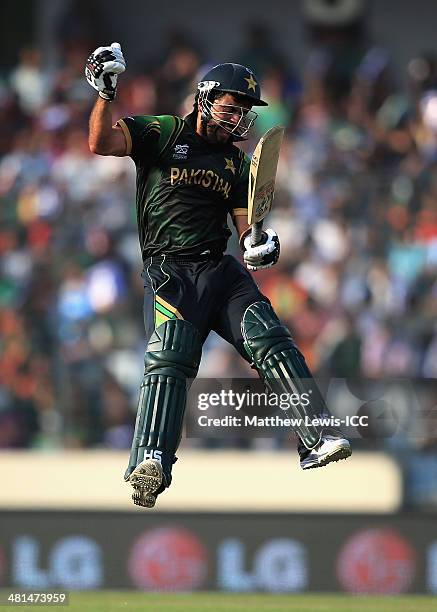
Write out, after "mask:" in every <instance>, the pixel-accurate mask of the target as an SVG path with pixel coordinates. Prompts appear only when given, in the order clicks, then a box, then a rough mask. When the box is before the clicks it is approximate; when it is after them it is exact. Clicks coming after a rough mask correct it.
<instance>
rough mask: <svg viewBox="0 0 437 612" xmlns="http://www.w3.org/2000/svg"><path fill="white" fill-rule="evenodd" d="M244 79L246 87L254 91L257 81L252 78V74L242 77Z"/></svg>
mask: <svg viewBox="0 0 437 612" xmlns="http://www.w3.org/2000/svg"><path fill="white" fill-rule="evenodd" d="M244 80H245V81H247V89H253V91H255V87H256V86H257V85H258V83H257V82H256V81H255V79H254V78H253V74H251V75H250V76H248V77H244Z"/></svg>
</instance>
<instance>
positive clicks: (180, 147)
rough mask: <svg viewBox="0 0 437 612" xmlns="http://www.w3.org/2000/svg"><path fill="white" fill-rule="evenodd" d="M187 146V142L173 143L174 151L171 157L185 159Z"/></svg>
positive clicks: (188, 146)
mask: <svg viewBox="0 0 437 612" xmlns="http://www.w3.org/2000/svg"><path fill="white" fill-rule="evenodd" d="M189 148H190V145H187V144H177V145H175V148H174V152H173V159H187V157H188V149H189Z"/></svg>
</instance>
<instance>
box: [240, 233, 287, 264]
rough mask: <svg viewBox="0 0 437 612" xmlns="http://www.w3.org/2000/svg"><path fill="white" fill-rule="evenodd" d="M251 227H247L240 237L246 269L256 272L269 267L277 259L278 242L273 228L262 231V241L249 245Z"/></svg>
mask: <svg viewBox="0 0 437 612" xmlns="http://www.w3.org/2000/svg"><path fill="white" fill-rule="evenodd" d="M251 232H252V230H251V228H249V229H247V230H246V231H245V232H244V233H243V234H242V236H241V238H240V244H241V246H242V248H243V249H244V254H243V259H244V263H245V264H246V267H247V269H248V270H252V271H253V272H256V271H257V270H264V269H265V268H271V267H272V266H273V265H275V263H276V262H277V261H278V259H279V252H280V244H279V238H278V234H277V233H276V232H275V230H273V229H267V230H265V231H263V233H262V242H261V243H260V244H257V245H256V246H251Z"/></svg>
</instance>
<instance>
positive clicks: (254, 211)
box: [247, 125, 285, 246]
mask: <svg viewBox="0 0 437 612" xmlns="http://www.w3.org/2000/svg"><path fill="white" fill-rule="evenodd" d="M284 130H285V128H284V127H282V126H280V125H276V126H274V127H272V128H270V130H268V131H267V132H266V133H265V134H264V136H262V137H261V138H260V140H259V142H258V144H257V145H256V148H255V151H254V152H253V155H252V160H251V162H250V173H249V189H248V206H247V209H248V210H247V221H248V223H249V225H251V226H252V233H251V245H252V246H256V245H257V244H258V243H259V242H260V241H261V236H262V225H263V220H264V218H265V217H266V216H267V215H268V214H269V212H270V210H271V208H272V204H273V196H274V193H275V178H276V169H277V167H278V159H279V151H280V149H281V143H282V138H283V136H284Z"/></svg>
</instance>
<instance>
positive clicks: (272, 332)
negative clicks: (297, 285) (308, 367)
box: [241, 301, 303, 366]
mask: <svg viewBox="0 0 437 612" xmlns="http://www.w3.org/2000/svg"><path fill="white" fill-rule="evenodd" d="M241 329H242V335H243V338H244V348H245V350H246V352H247V353H248V355H249V357H250V359H251V360H252V362H253V363H254V365H255V366H259V365H260V364H262V363H263V362H264V361H265V360H266V359H268V358H269V357H271V356H272V355H275V354H276V353H278V352H280V351H289V350H290V349H291V350H293V351H294V352H296V353H297V355H298V356H299V357H302V359H303V356H302V354H301V353H300V351H299V349H298V348H297V347H296V344H295V343H294V341H293V339H292V337H291V334H290V332H289V330H288V328H287V327H286V326H285V325H282V323H281V322H280V320H279V319H278V317H277V315H276V313H275V311H274V310H273V308H272V307H271V306H270V304H269V303H268V302H263V301H259V302H255V303H253V304H251V305H250V306H249V307H248V308H246V310H245V312H244V315H243V320H242V322H241Z"/></svg>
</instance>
